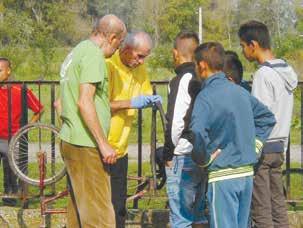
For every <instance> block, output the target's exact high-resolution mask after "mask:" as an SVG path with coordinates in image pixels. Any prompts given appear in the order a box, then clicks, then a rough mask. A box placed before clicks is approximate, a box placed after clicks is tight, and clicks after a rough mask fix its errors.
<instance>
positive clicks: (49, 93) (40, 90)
mask: <svg viewBox="0 0 303 228" xmlns="http://www.w3.org/2000/svg"><path fill="white" fill-rule="evenodd" d="M13 85H19V86H20V87H21V88H22V92H21V94H22V95H21V105H22V116H21V120H20V126H21V127H22V126H24V125H26V124H27V123H28V109H27V96H26V91H27V89H28V88H30V89H32V90H33V92H34V94H35V95H36V96H37V97H38V99H39V101H40V102H41V103H42V104H43V105H44V109H46V111H45V113H44V115H43V118H44V119H45V120H44V121H43V122H44V123H46V124H52V125H57V124H56V123H57V119H56V118H57V117H56V114H55V108H54V105H53V104H54V102H55V99H56V94H57V92H59V81H8V82H0V86H7V88H8V91H10V88H11V86H13ZM152 85H153V89H154V93H156V92H157V89H159V88H160V87H163V86H165V87H166V88H167V85H168V81H167V80H165V81H152ZM298 90H299V91H300V92H299V96H300V98H299V100H300V110H299V112H300V119H301V126H300V139H301V141H300V145H301V160H300V161H298V162H300V164H301V168H302V169H303V144H302V142H303V124H302V123H303V122H302V117H303V105H302V101H303V82H299V86H298ZM165 93H167V90H166V92H165ZM163 98H164V99H165V98H166V97H163ZM8 103H9V104H8V130H9V136H10V137H11V136H12V132H11V123H12V119H11V115H10V113H11V111H12V107H11V106H12V105H11V95H10V93H8ZM143 121H144V117H143V112H142V110H139V111H138V119H137V137H138V138H137V142H138V167H137V175H138V176H139V177H141V176H142V163H143V160H142V153H143V151H142V148H143V147H142V146H143V140H142V123H143ZM289 141H290V140H289ZM285 166H286V169H287V170H288V169H290V167H291V151H290V143H289V145H288V149H287V152H286V162H285ZM287 182H288V185H289V181H287ZM22 188H23V190H22V192H25V193H24V194H27V191H26V188H27V187H26V185H22ZM53 191H55V187H53ZM133 207H134V208H138V200H134V203H133Z"/></svg>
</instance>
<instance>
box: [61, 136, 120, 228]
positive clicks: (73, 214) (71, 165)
mask: <svg viewBox="0 0 303 228" xmlns="http://www.w3.org/2000/svg"><path fill="white" fill-rule="evenodd" d="M61 154H62V156H63V159H64V163H65V165H66V169H67V173H68V175H69V178H70V183H71V186H72V191H73V195H74V197H72V198H73V199H72V198H70V199H69V203H68V207H67V227H71V228H77V227H82V228H86V227H96V228H107V227H108V228H113V227H115V226H116V224H115V213H114V209H113V206H112V202H111V187H110V177H109V175H108V173H107V172H106V171H105V169H104V166H103V163H102V161H101V159H100V154H99V152H98V150H97V149H96V148H91V147H80V146H75V145H72V144H69V143H67V142H64V141H62V143H61ZM71 194H72V193H71ZM77 211H78V213H77ZM77 214H78V215H79V216H78V215H77ZM79 220H80V221H79ZM80 224H81V226H80Z"/></svg>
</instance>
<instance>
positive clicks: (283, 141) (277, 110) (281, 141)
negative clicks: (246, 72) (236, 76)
mask: <svg viewBox="0 0 303 228" xmlns="http://www.w3.org/2000/svg"><path fill="white" fill-rule="evenodd" d="M238 35H239V38H240V44H241V46H242V51H243V54H244V56H245V58H246V59H247V60H249V61H256V62H257V63H259V64H260V66H259V69H258V70H257V71H256V73H255V74H254V76H253V83H252V95H253V96H254V97H256V98H257V99H258V100H259V101H261V102H262V103H263V104H264V105H266V106H267V107H268V108H269V110H271V111H272V112H273V113H274V115H275V118H276V120H277V124H276V125H275V127H274V129H273V130H272V132H271V134H270V136H269V138H268V140H267V142H266V143H265V144H264V147H263V151H262V157H261V159H260V162H259V164H258V167H257V169H256V174H255V178H254V191H253V199H252V213H251V214H252V220H253V222H254V226H255V227H258V228H263V227H264V228H265V227H266V228H267V227H275V228H278V227H279V228H287V227H288V226H289V225H288V217H287V209H286V204H285V198H284V194H283V185H282V168H281V167H282V165H283V161H284V153H283V152H284V151H286V148H287V144H288V136H289V131H290V124H291V116H292V111H293V102H294V99H293V91H294V89H295V88H296V87H297V84H298V77H297V74H296V73H295V72H294V70H293V68H292V67H291V66H289V65H288V64H287V63H286V62H285V61H284V60H282V59H277V58H276V57H275V56H274V54H273V52H272V50H271V47H270V35H269V31H268V29H267V27H266V25H265V24H263V23H261V22H258V21H249V22H247V23H245V24H243V25H241V27H240V29H239V32H238Z"/></svg>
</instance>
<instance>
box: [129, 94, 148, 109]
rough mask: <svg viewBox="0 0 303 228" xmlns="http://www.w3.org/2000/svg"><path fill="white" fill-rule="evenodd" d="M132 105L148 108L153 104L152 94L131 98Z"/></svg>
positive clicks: (133, 106)
mask: <svg viewBox="0 0 303 228" xmlns="http://www.w3.org/2000/svg"><path fill="white" fill-rule="evenodd" d="M130 105H131V107H132V108H146V107H148V106H150V105H152V96H145V95H141V96H138V97H134V98H133V99H131V101H130Z"/></svg>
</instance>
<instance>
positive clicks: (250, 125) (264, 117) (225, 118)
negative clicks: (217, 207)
mask: <svg viewBox="0 0 303 228" xmlns="http://www.w3.org/2000/svg"><path fill="white" fill-rule="evenodd" d="M202 87H203V89H202V90H201V91H200V92H199V94H198V95H197V98H196V100H195V103H194V108H193V112H192V118H191V123H190V128H191V130H192V133H193V153H192V156H193V159H194V161H195V162H197V163H198V164H200V165H205V164H207V163H209V162H210V155H211V154H212V153H213V152H214V151H216V150H217V149H221V153H220V155H219V156H218V157H217V158H216V159H215V160H214V161H212V162H211V163H210V164H209V166H208V170H209V172H210V175H209V181H210V182H211V181H217V180H223V179H230V178H235V177H241V176H248V175H252V173H253V169H252V166H253V164H255V163H256V162H257V155H256V149H255V139H256V138H257V139H258V140H260V141H262V142H264V141H265V140H266V139H267V137H268V136H269V134H270V132H271V130H272V129H273V127H274V125H275V123H276V121H275V118H274V115H273V113H272V112H271V111H270V110H269V109H268V108H267V107H266V106H265V105H263V104H262V103H261V102H259V101H258V100H257V99H256V98H254V97H253V96H251V95H250V94H249V93H248V92H247V91H246V90H245V89H243V88H241V87H240V86H238V85H236V84H234V83H232V82H230V81H228V80H227V78H226V77H225V75H224V73H217V74H214V75H213V76H211V77H209V78H208V79H206V80H205V83H204V84H203V85H202Z"/></svg>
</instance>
